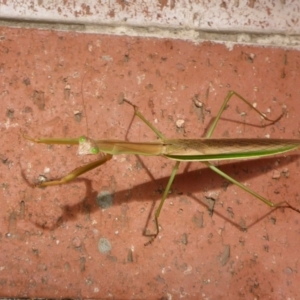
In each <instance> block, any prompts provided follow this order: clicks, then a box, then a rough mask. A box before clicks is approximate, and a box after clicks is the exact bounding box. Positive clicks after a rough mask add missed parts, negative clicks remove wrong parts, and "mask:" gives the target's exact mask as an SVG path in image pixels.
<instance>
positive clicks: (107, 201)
mask: <svg viewBox="0 0 300 300" xmlns="http://www.w3.org/2000/svg"><path fill="white" fill-rule="evenodd" d="M113 200H114V197H113V195H112V194H111V193H110V192H109V191H103V192H100V193H99V194H98V196H97V198H96V202H97V204H98V206H100V207H101V208H103V209H105V208H109V207H111V206H112V204H113Z"/></svg>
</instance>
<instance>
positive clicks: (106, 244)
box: [98, 238, 111, 254]
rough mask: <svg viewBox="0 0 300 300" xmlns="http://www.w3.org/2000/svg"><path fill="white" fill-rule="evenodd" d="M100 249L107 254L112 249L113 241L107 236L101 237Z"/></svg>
mask: <svg viewBox="0 0 300 300" xmlns="http://www.w3.org/2000/svg"><path fill="white" fill-rule="evenodd" d="M98 250H99V252H100V253H103V254H107V253H109V252H110V251H111V243H110V242H109V240H108V239H106V238H100V239H99V241H98Z"/></svg>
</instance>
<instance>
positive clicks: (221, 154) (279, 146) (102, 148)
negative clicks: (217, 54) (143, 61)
mask: <svg viewBox="0 0 300 300" xmlns="http://www.w3.org/2000/svg"><path fill="white" fill-rule="evenodd" d="M234 95H235V96H236V97H237V98H238V99H240V100H242V101H243V102H244V103H245V104H247V105H248V106H249V107H250V108H251V109H253V110H254V111H255V112H256V113H258V114H259V115H260V116H261V117H262V118H263V119H264V120H266V121H267V122H270V124H273V123H275V122H277V121H278V120H279V119H280V118H281V117H282V116H283V114H281V115H280V116H279V117H278V118H277V119H275V120H271V119H269V118H267V117H266V116H265V115H264V114H263V113H261V112H260V111H259V110H258V109H256V108H255V107H253V106H252V105H251V103H250V102H249V101H247V100H246V99H245V98H243V97H242V96H241V95H240V94H238V93H236V92H234V91H229V92H228V94H227V96H226V98H225V100H224V102H223V104H222V106H221V108H220V110H219V112H218V114H217V116H216V117H215V119H214V121H213V123H212V124H211V126H210V128H209V129H208V131H207V134H206V137H205V138H201V139H167V138H165V136H164V135H163V134H162V133H161V132H160V131H159V130H158V129H156V128H155V127H154V126H153V125H152V124H151V123H150V122H149V121H148V120H146V119H145V117H144V116H143V115H142V113H141V112H140V111H139V110H138V107H137V106H135V105H134V104H132V103H131V102H130V101H128V100H126V99H124V101H125V102H126V103H127V104H129V105H131V106H132V107H133V109H134V113H135V115H136V116H137V117H138V118H140V119H141V120H142V121H143V122H144V123H145V124H146V125H147V126H148V127H149V128H150V129H151V130H152V131H153V132H154V133H155V134H156V135H157V137H158V140H157V141H155V142H129V141H122V140H92V139H90V138H87V137H85V136H82V137H80V138H32V137H30V136H27V135H23V136H24V138H26V139H27V140H29V141H31V142H34V143H42V144H66V145H78V146H79V150H78V153H79V154H80V155H86V154H94V155H96V154H101V157H100V158H99V159H98V160H96V161H93V162H91V163H89V164H86V165H84V166H81V167H78V168H76V169H74V170H73V171H72V172H70V173H69V174H67V175H66V176H64V177H62V178H61V179H57V180H53V181H43V182H39V183H38V184H36V186H38V187H48V186H53V185H61V184H65V183H68V182H70V181H72V180H73V179H75V178H77V177H78V176H80V175H82V174H84V173H86V172H88V171H90V170H92V169H94V168H97V167H98V166H100V165H102V164H104V163H106V162H107V161H109V160H110V159H111V158H112V156H113V155H118V154H136V155H145V156H163V157H166V158H168V159H171V160H174V161H176V163H175V165H174V167H173V170H172V173H171V176H170V178H169V181H168V183H167V186H166V188H165V190H164V193H163V195H162V199H161V201H160V203H159V206H158V208H157V210H156V212H155V217H154V220H155V232H153V233H151V234H146V235H147V236H150V240H149V242H148V243H146V245H147V244H150V243H152V242H153V240H154V239H155V238H156V237H157V235H158V233H159V222H158V219H159V216H160V213H161V210H162V207H163V205H164V202H165V200H166V198H167V195H168V193H169V191H170V188H171V186H172V183H173V181H174V178H175V176H176V172H177V170H178V167H179V164H180V162H181V161H186V162H191V161H201V162H202V163H204V164H205V165H206V166H207V167H209V168H210V169H211V170H213V171H214V172H216V173H217V174H219V175H220V176H222V177H223V178H225V179H226V180H228V181H229V182H231V183H233V184H235V185H236V186H238V187H240V188H241V189H243V190H244V191H246V192H248V193H249V194H251V195H253V196H254V197H256V198H258V199H259V200H261V201H262V202H264V203H265V204H267V205H268V206H270V207H281V206H284V207H288V208H290V209H293V210H294V211H296V212H298V213H300V209H297V208H295V207H293V206H292V205H290V204H289V203H288V202H287V201H286V200H285V201H282V202H280V203H273V202H272V201H270V200H268V199H266V198H264V197H263V196H261V195H259V194H258V193H256V192H255V191H253V190H251V189H250V188H248V187H246V186H245V185H243V184H242V183H240V182H238V181H237V180H235V179H234V178H232V177H231V176H229V175H227V174H226V173H224V172H223V171H221V170H220V169H219V168H217V167H216V166H214V165H213V164H212V163H211V161H215V160H218V161H219V160H232V159H252V158H262V157H266V156H271V155H276V154H281V153H285V152H288V151H291V150H295V149H297V148H299V147H300V139H258V138H249V139H245V138H238V139H232V138H221V139H214V138H211V136H212V134H213V132H214V130H215V128H216V125H217V123H218V121H219V120H220V117H221V115H222V113H223V112H224V110H225V109H226V106H227V104H228V102H229V100H230V99H231V98H232V96H234Z"/></svg>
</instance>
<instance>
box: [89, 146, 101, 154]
mask: <svg viewBox="0 0 300 300" xmlns="http://www.w3.org/2000/svg"><path fill="white" fill-rule="evenodd" d="M90 151H91V154H98V153H99V149H98V147H92V148H91V149H90Z"/></svg>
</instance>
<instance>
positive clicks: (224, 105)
mask: <svg viewBox="0 0 300 300" xmlns="http://www.w3.org/2000/svg"><path fill="white" fill-rule="evenodd" d="M232 96H236V97H237V98H238V99H240V100H242V101H243V102H244V103H245V104H247V105H248V106H250V107H251V108H252V109H253V110H254V111H255V112H256V113H258V114H259V115H260V116H261V117H262V118H264V119H265V120H266V121H268V122H270V124H273V123H276V122H277V121H279V120H280V119H281V118H282V116H283V113H282V114H281V115H280V116H279V117H278V118H277V119H275V120H272V119H269V118H267V117H266V116H265V115H264V114H263V113H261V112H260V111H259V110H258V109H256V108H255V107H253V106H252V105H251V103H250V102H249V101H247V100H246V99H245V98H243V97H242V96H241V95H240V94H238V93H236V92H234V91H229V92H228V94H227V96H226V98H225V100H224V102H223V104H222V106H221V108H220V110H219V112H218V114H217V116H216V118H215V119H214V121H213V123H212V125H211V127H210V128H209V130H208V132H207V134H206V137H207V138H210V137H211V136H212V134H213V132H214V130H215V128H216V125H217V123H218V121H219V120H220V118H221V115H222V113H223V112H224V111H225V109H226V106H227V104H228V102H229V100H230V99H231V98H232ZM203 163H204V164H205V165H206V166H208V167H209V168H210V169H211V170H213V171H214V172H216V173H217V174H219V175H220V176H222V177H223V178H225V179H227V180H228V181H230V182H231V183H233V184H235V185H236V186H238V187H240V188H241V189H242V190H244V191H246V192H248V193H249V194H251V195H253V196H254V197H256V198H257V199H259V200H261V201H262V202H264V203H265V204H267V205H268V206H270V207H282V206H285V207H289V208H291V209H292V210H294V211H297V212H299V213H300V210H299V209H297V208H295V207H293V206H291V205H290V204H289V203H288V202H287V201H282V202H279V203H273V202H272V201H270V200H268V199H266V198H264V197H263V196H261V195H259V194H257V193H256V192H255V191H253V190H251V189H250V188H248V187H246V186H245V185H243V184H242V183H240V182H238V181H237V180H235V179H234V178H232V177H231V176H229V175H227V174H226V173H224V172H222V171H221V170H220V169H218V168H217V167H216V166H214V165H212V164H211V163H210V162H209V161H206V162H203Z"/></svg>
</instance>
